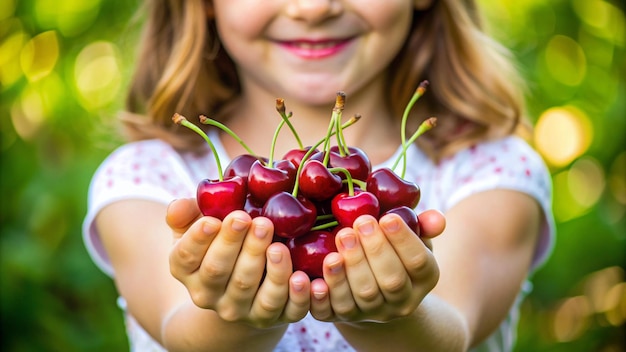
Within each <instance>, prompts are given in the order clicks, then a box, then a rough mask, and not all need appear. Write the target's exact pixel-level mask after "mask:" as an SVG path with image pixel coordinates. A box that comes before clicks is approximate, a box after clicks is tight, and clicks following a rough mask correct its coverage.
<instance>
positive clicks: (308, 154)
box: [291, 115, 361, 197]
mask: <svg viewBox="0 0 626 352" xmlns="http://www.w3.org/2000/svg"><path fill="white" fill-rule="evenodd" d="M360 119H361V115H354V116H353V117H352V118H350V120H348V121H346V123H344V124H343V126H341V127H342V128H348V127H350V126H352V125H354V124H355V123H356V122H357V121H359V120H360ZM333 134H334V132H331V134H330V136H332V135H333ZM328 138H330V137H327V138H322V139H320V140H319V141H318V142H317V143H315V144H314V145H313V146H311V148H309V150H307V152H306V153H305V154H304V156H303V157H302V160H301V161H300V165H298V170H297V171H296V182H295V184H294V186H293V192H291V194H292V195H293V196H294V197H297V196H298V187H299V185H300V180H299V179H300V177H299V175H300V173H301V172H302V167H303V166H304V162H305V161H307V160H308V159H309V158H310V157H311V154H313V152H314V151H315V148H317V147H319V146H320V145H321V144H322V143H324V142H326V141H327V140H328Z"/></svg>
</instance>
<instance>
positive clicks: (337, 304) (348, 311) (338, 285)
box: [323, 253, 358, 320]
mask: <svg viewBox="0 0 626 352" xmlns="http://www.w3.org/2000/svg"><path fill="white" fill-rule="evenodd" d="M323 269H324V281H325V282H326V284H327V285H328V289H329V290H330V293H331V294H330V304H331V307H332V311H333V312H334V314H335V315H336V316H337V317H338V318H339V319H340V320H349V319H350V318H351V317H352V316H354V315H355V314H357V313H358V307H357V305H356V302H355V301H354V298H353V296H352V290H351V289H350V283H349V282H348V278H347V277H346V271H345V267H344V261H343V257H342V256H341V254H339V253H329V254H328V255H327V256H326V258H324V265H323Z"/></svg>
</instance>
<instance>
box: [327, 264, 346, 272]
mask: <svg viewBox="0 0 626 352" xmlns="http://www.w3.org/2000/svg"><path fill="white" fill-rule="evenodd" d="M328 269H330V273H331V274H338V273H340V272H341V270H343V265H341V262H335V263H331V264H330V265H328Z"/></svg>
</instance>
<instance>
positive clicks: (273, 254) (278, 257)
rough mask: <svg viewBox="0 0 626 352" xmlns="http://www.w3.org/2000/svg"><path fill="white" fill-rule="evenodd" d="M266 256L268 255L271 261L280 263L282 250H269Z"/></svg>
mask: <svg viewBox="0 0 626 352" xmlns="http://www.w3.org/2000/svg"><path fill="white" fill-rule="evenodd" d="M268 256H269V257H270V260H271V261H272V263H276V264H278V263H280V261H281V260H282V259H283V253H282V252H275V251H270V252H269V253H268Z"/></svg>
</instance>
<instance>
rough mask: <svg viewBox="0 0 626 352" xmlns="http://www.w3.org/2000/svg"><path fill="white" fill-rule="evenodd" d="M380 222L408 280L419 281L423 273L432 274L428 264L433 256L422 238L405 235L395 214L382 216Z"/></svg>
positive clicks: (431, 261)
mask: <svg viewBox="0 0 626 352" xmlns="http://www.w3.org/2000/svg"><path fill="white" fill-rule="evenodd" d="M380 222H381V227H382V228H383V229H384V232H385V235H386V237H387V240H388V241H389V243H390V244H391V245H392V246H393V248H394V250H395V252H396V253H397V255H398V257H399V258H400V261H401V262H402V264H403V266H404V270H405V272H406V273H407V274H408V276H409V278H410V280H411V281H419V280H420V279H422V278H424V276H425V275H430V274H432V270H429V269H432V267H430V265H433V264H434V258H433V256H432V252H431V251H430V250H429V249H428V247H427V246H426V244H425V243H424V242H423V241H422V239H420V238H418V237H417V236H414V235H407V234H406V232H405V231H407V229H406V228H405V225H404V224H403V222H401V221H400V219H398V218H397V216H396V215H395V214H390V216H384V217H383V218H381V219H380ZM396 222H398V223H399V225H400V226H398V224H396ZM409 231H410V230H409ZM435 266H436V265H435Z"/></svg>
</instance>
